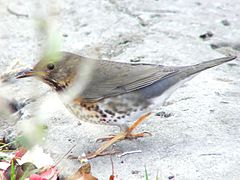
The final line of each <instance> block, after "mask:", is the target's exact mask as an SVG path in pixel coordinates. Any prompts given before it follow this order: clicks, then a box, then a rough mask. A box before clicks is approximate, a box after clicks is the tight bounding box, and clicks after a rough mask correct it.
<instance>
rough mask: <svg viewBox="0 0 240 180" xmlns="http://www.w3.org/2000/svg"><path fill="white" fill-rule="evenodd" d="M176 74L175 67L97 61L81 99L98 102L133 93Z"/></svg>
mask: <svg viewBox="0 0 240 180" xmlns="http://www.w3.org/2000/svg"><path fill="white" fill-rule="evenodd" d="M175 72H177V68H174V67H165V66H159V65H152V64H129V63H117V62H111V61H97V62H96V68H94V71H93V73H92V74H91V80H90V82H89V83H88V85H87V87H86V88H85V90H84V91H83V93H82V94H81V97H82V98H83V99H84V100H86V101H96V100H100V99H103V98H106V97H112V96H116V95H120V94H123V93H128V92H132V91H135V90H138V89H141V88H143V87H146V86H149V85H151V84H153V83H154V82H156V81H159V80H160V79H161V78H163V77H165V76H168V75H170V74H172V73H175ZM83 78H84V77H83Z"/></svg>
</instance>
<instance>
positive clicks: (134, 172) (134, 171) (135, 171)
mask: <svg viewBox="0 0 240 180" xmlns="http://www.w3.org/2000/svg"><path fill="white" fill-rule="evenodd" d="M139 172H140V171H138V170H132V174H138V173H139Z"/></svg>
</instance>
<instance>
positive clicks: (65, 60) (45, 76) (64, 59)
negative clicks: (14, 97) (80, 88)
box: [16, 52, 81, 91]
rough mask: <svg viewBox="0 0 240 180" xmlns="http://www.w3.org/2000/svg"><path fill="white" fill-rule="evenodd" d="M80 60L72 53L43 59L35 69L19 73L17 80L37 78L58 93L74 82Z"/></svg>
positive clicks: (55, 54)
mask: <svg viewBox="0 0 240 180" xmlns="http://www.w3.org/2000/svg"><path fill="white" fill-rule="evenodd" d="M80 59H81V57H80V56H78V55H76V54H72V53H67V52H58V53H54V54H53V55H51V56H47V57H44V58H42V59H41V60H40V61H39V62H38V63H37V64H36V65H35V66H34V68H33V69H26V70H23V71H21V72H19V73H17V75H16V78H25V77H31V76H36V77H38V78H40V79H41V80H42V81H44V82H45V83H46V84H48V85H49V86H51V87H52V88H54V89H55V90H56V91H62V90H64V89H65V88H66V87H67V86H68V85H69V84H71V82H72V81H73V80H74V78H75V76H76V74H77V68H78V65H79V63H80V62H79V61H80Z"/></svg>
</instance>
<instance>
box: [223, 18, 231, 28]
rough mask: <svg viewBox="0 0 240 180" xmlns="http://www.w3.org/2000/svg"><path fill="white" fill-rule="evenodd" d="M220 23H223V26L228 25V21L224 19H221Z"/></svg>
mask: <svg viewBox="0 0 240 180" xmlns="http://www.w3.org/2000/svg"><path fill="white" fill-rule="evenodd" d="M221 23H222V24H223V25H224V26H230V22H229V21H228V20H226V19H224V20H222V21H221Z"/></svg>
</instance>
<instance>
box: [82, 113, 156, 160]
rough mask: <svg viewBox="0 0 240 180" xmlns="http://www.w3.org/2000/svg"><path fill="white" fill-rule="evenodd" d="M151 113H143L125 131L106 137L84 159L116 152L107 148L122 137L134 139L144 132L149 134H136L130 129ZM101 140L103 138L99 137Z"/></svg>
mask: <svg viewBox="0 0 240 180" xmlns="http://www.w3.org/2000/svg"><path fill="white" fill-rule="evenodd" d="M150 114H151V113H148V114H145V115H143V116H142V117H141V118H139V119H138V120H137V121H136V122H135V123H134V124H133V125H132V126H130V127H129V128H128V129H127V130H126V131H125V132H120V133H119V134H117V135H115V136H111V137H110V138H109V137H108V138H107V139H106V140H107V141H106V142H104V143H103V144H102V145H101V146H100V148H99V149H97V150H96V151H95V152H94V153H90V154H88V155H87V156H86V157H85V159H92V158H95V157H98V156H104V155H109V154H116V153H117V152H113V151H108V150H107V149H108V148H109V147H110V146H111V145H113V144H114V143H116V142H118V141H121V140H124V139H136V138H139V137H144V136H145V135H146V134H150V133H147V132H143V133H138V134H132V131H133V130H134V129H135V128H136V127H137V126H138V125H139V124H140V123H141V122H142V121H143V120H145V119H146V118H147V117H148V116H149V115H150ZM101 140H104V138H103V139H101Z"/></svg>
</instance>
